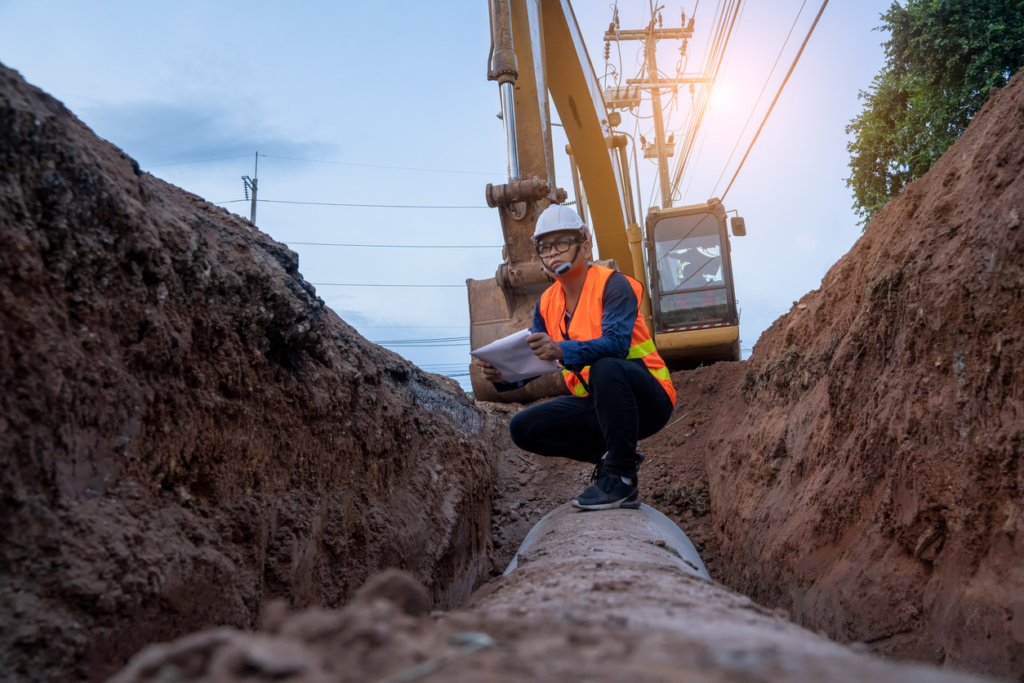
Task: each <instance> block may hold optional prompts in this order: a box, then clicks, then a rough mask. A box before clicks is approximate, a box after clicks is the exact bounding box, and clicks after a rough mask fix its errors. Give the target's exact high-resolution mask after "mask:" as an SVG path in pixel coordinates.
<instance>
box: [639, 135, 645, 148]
mask: <svg viewBox="0 0 1024 683" xmlns="http://www.w3.org/2000/svg"><path fill="white" fill-rule="evenodd" d="M640 144H641V145H643V146H644V147H646V146H647V138H645V137H644V136H643V135H641V136H640Z"/></svg>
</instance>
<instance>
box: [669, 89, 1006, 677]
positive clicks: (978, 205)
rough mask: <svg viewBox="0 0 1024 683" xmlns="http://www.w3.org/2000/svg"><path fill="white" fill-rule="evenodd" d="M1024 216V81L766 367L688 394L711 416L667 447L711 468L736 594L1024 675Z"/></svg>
mask: <svg viewBox="0 0 1024 683" xmlns="http://www.w3.org/2000/svg"><path fill="white" fill-rule="evenodd" d="M1022 220H1024V75H1021V74H1018V75H1017V76H1015V77H1014V78H1013V79H1012V80H1011V81H1010V83H1009V84H1008V85H1007V87H1005V88H1004V89H1003V90H1001V91H993V92H992V94H991V98H990V100H989V102H988V104H986V105H985V107H984V108H983V109H982V110H981V111H980V112H979V113H978V114H977V116H976V117H975V118H974V120H973V121H972V123H971V125H970V127H969V128H968V130H967V131H966V133H965V134H964V135H963V137H962V138H961V139H960V140H959V141H958V142H957V143H956V144H955V145H953V146H952V147H951V148H950V149H949V150H948V151H947V152H946V154H945V155H944V156H943V157H942V159H941V160H940V161H939V162H938V163H937V164H936V165H935V166H934V168H933V169H932V170H931V171H930V172H929V173H928V174H927V175H926V176H925V177H923V178H921V179H920V180H918V181H916V182H914V183H912V184H911V185H910V186H908V187H907V189H906V191H905V192H904V193H903V194H902V195H901V196H900V197H899V198H898V199H896V200H894V201H893V202H891V203H890V204H889V205H888V206H887V207H886V209H885V210H884V211H883V212H881V213H880V214H879V215H878V216H877V217H876V218H875V220H874V221H873V222H872V223H871V224H870V225H869V226H868V228H867V230H866V231H865V234H864V236H863V237H862V238H861V239H860V240H859V241H858V242H857V244H856V245H855V246H854V247H853V249H852V250H851V251H850V252H849V253H848V254H847V255H846V256H845V257H843V258H842V259H841V260H840V261H839V262H838V263H837V264H836V265H835V266H834V267H833V268H832V269H831V270H830V271H829V273H828V274H827V275H826V276H825V278H824V279H823V281H822V286H821V288H820V289H818V290H816V291H813V292H810V293H809V294H807V295H806V296H805V297H803V298H802V299H801V300H800V301H799V302H794V306H793V308H792V309H791V310H790V311H789V312H788V313H786V314H785V315H783V316H782V317H781V318H780V319H779V320H777V321H776V322H775V323H774V324H773V325H772V327H771V328H770V329H769V330H767V331H766V332H765V333H764V335H763V336H762V337H761V339H760V341H759V342H758V343H757V345H756V346H755V348H754V353H753V355H752V357H751V358H750V360H748V361H746V362H745V363H724V364H719V365H716V366H714V367H712V368H705V369H701V370H697V371H694V372H691V373H680V374H679V375H677V376H676V380H677V383H679V384H680V385H682V384H686V385H687V386H686V388H685V389H681V390H680V396H685V400H686V401H688V402H689V403H690V404H691V405H692V407H693V408H694V410H695V412H694V414H693V415H691V416H690V417H689V418H687V420H684V422H683V423H681V424H679V425H677V426H676V427H672V428H670V429H668V430H666V431H665V432H664V433H663V434H661V435H658V437H655V440H657V442H658V443H659V444H661V445H662V446H666V445H670V444H671V445H674V448H675V460H676V463H683V464H685V463H690V464H693V463H700V462H704V463H705V464H706V476H707V479H708V482H709V484H710V494H711V509H712V519H713V520H714V526H715V531H716V533H717V536H718V539H717V541H718V543H719V544H720V546H721V548H720V550H721V553H722V563H721V565H720V566H719V567H718V570H717V575H718V576H719V577H720V578H721V579H722V580H724V581H725V582H726V583H727V584H728V585H729V586H731V587H732V588H735V589H736V590H739V591H741V592H743V593H746V594H748V595H750V597H752V598H753V599H755V600H757V601H758V602H761V603H762V604H765V605H767V606H769V607H776V608H784V609H786V610H789V611H790V612H791V614H792V616H793V618H794V620H796V621H797V622H798V623H800V624H802V625H804V626H807V627H809V628H811V629H814V630H822V631H824V632H826V633H828V634H829V635H830V636H832V637H833V638H835V639H837V640H839V641H841V642H851V641H860V642H864V643H869V644H870V645H871V647H872V648H873V649H874V650H875V651H877V652H880V653H884V654H886V655H893V656H899V657H912V658H916V659H921V660H928V661H933V662H938V663H944V664H946V665H947V666H952V667H955V668H959V669H966V670H971V671H976V672H984V673H991V674H996V675H1000V676H1012V677H1017V676H1020V675H1021V674H1022V673H1024V561H1022V558H1024V498H1022V495H1024V468H1022V466H1021V449H1022V447H1024V374H1022V370H1024V341H1022V340H1024V296H1022V292H1024V226H1022ZM678 466H679V465H678V464H677V467H678ZM687 466H689V465H687Z"/></svg>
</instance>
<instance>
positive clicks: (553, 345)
mask: <svg viewBox="0 0 1024 683" xmlns="http://www.w3.org/2000/svg"><path fill="white" fill-rule="evenodd" d="M526 343H527V344H529V345H530V348H531V349H533V355H535V356H537V358H540V359H541V360H562V347H561V345H559V343H558V342H556V341H555V340H554V339H552V338H551V337H549V336H548V335H546V334H544V333H543V332H538V333H536V334H531V335H530V336H529V337H527V338H526Z"/></svg>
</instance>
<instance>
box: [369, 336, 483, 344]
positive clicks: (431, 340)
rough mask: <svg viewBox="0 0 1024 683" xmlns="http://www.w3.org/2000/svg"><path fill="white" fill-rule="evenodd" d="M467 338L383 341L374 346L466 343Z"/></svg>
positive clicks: (375, 342)
mask: <svg viewBox="0 0 1024 683" xmlns="http://www.w3.org/2000/svg"><path fill="white" fill-rule="evenodd" d="M468 341H469V337H434V338H432V339H385V340H384V341H374V342H373V343H374V344H438V343H441V342H444V343H451V342H468Z"/></svg>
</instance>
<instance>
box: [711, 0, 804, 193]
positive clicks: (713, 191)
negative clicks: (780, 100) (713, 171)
mask: <svg viewBox="0 0 1024 683" xmlns="http://www.w3.org/2000/svg"><path fill="white" fill-rule="evenodd" d="M806 5H807V0H804V1H803V3H802V4H801V5H800V9H799V10H798V11H797V13H796V18H795V19H793V25H792V26H790V27H789V33H787V34H786V40H784V41H783V42H782V47H781V48H779V54H778V56H777V57H776V58H775V63H774V64H772V68H771V71H769V72H768V77H767V78H765V79H764V85H762V86H761V92H759V93H758V94H757V99H756V100H755V101H754V106H753V107H751V108H750V116H748V117H747V121H746V123H744V124H743V130H741V131H740V134H739V137H737V138H736V144H735V145H733V147H732V151H731V152H729V158H728V159H726V161H725V166H724V167H723V168H722V173H721V175H719V176H718V180H717V181H716V182H715V188H714V189H713V190H711V196H712V197H714V196H715V192H716V191H717V190H718V186H719V184H720V183H721V182H722V178H724V177H725V172H726V171H727V170H729V162H731V161H732V157H733V155H735V154H736V150H737V149H738V148H739V146H740V142H742V141H743V134H744V133H746V132H747V126H749V125H750V119H752V118H754V112H755V111H757V105H759V104H760V103H761V98H762V97H763V96H764V91H765V89H767V87H768V82H769V81H771V79H772V75H773V74H774V73H775V67H777V66H778V65H779V60H780V59H782V53H783V52H784V51H785V50H786V46H787V45H789V39H790V38H791V37H792V36H793V30H794V29H795V28H796V23H797V22H798V21H800V15H801V14H803V12H804V7H805V6H806ZM691 179H692V177H691Z"/></svg>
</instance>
